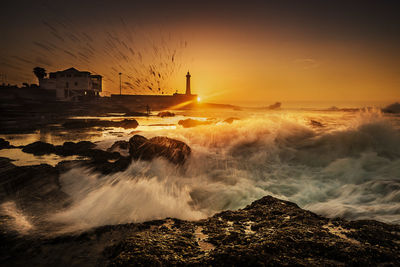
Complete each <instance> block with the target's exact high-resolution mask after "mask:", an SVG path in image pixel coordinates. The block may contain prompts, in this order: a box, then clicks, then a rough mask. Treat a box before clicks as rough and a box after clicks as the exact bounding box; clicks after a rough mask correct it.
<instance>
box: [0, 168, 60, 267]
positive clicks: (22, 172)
mask: <svg viewBox="0 0 400 267" xmlns="http://www.w3.org/2000/svg"><path fill="white" fill-rule="evenodd" d="M0 165H2V164H0ZM3 167H4V166H3ZM3 167H2V168H1V171H0V199H1V200H2V201H5V200H8V199H11V200H12V201H15V202H16V203H17V204H18V206H20V207H25V208H27V209H29V213H32V214H35V215H38V214H42V213H45V212H48V211H49V210H51V209H55V208H60V207H61V206H62V205H63V204H64V203H65V201H66V200H67V199H68V197H67V195H66V194H65V193H64V192H62V190H61V187H60V184H59V180H58V177H59V172H58V170H57V169H56V168H54V167H52V166H50V165H47V164H40V165H32V166H15V165H13V164H11V163H8V164H7V166H5V167H4V168H3ZM0 265H1V264H0Z"/></svg>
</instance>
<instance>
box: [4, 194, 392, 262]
mask: <svg viewBox="0 0 400 267" xmlns="http://www.w3.org/2000/svg"><path fill="white" fill-rule="evenodd" d="M1 238H2V240H3V242H2V245H1V246H0V263H1V264H2V265H8V266H9V265H30V266H32V265H35V266H37V265H41V266H43V265H49V266H50V265H51V266H54V265H57V266H71V265H85V266H149V265H150V266H164V265H166V266H172V265H196V266H204V265H207V266H208V265H211V266H220V265H223V266H264V265H300V266H321V265H328V266H346V265H347V266H353V265H358V266H367V265H374V266H375V265H387V266H398V265H399V264H400V253H399V252H400V226H399V225H388V224H384V223H379V222H376V221H345V220H342V219H333V220H330V219H327V218H324V217H321V216H318V215H316V214H314V213H312V212H309V211H306V210H303V209H300V208H299V207H298V206H297V205H296V204H294V203H291V202H287V201H283V200H279V199H276V198H273V197H271V196H267V197H264V198H262V199H260V200H257V201H255V202H253V203H252V204H251V205H249V206H247V207H246V208H244V209H241V210H237V211H224V212H221V213H218V214H216V215H214V216H212V217H210V218H208V219H204V220H200V221H195V222H190V221H183V220H178V219H170V218H169V219H164V220H157V221H150V222H145V223H136V224H124V225H113V226H103V227H99V228H95V229H92V230H89V231H86V232H83V233H76V234H64V235H61V236H39V235H34V234H31V235H25V236H22V235H17V234H11V233H10V232H6V231H2V232H1Z"/></svg>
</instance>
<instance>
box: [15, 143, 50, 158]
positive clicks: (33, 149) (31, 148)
mask: <svg viewBox="0 0 400 267" xmlns="http://www.w3.org/2000/svg"><path fill="white" fill-rule="evenodd" d="M22 151H24V152H25V153H30V154H34V155H36V156H42V155H45V154H51V153H54V152H55V147H54V146H53V145H52V144H49V143H45V142H42V141H37V142H34V143H31V144H29V145H26V146H25V147H24V148H22Z"/></svg>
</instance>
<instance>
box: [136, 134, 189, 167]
mask: <svg viewBox="0 0 400 267" xmlns="http://www.w3.org/2000/svg"><path fill="white" fill-rule="evenodd" d="M129 153H130V155H131V157H132V158H133V159H141V160H152V159H154V158H156V157H163V158H165V159H167V160H169V161H170V162H172V163H174V164H183V163H185V161H186V159H187V158H188V157H189V155H190V153H191V149H190V147H189V146H188V145H187V144H185V143H184V142H182V141H178V140H175V139H171V138H168V137H164V136H157V137H153V138H151V139H147V138H145V137H143V136H140V135H134V136H133V137H132V138H131V139H130V140H129Z"/></svg>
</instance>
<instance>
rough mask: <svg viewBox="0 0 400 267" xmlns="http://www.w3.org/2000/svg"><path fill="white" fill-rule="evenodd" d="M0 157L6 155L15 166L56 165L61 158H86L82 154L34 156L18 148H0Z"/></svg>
mask: <svg viewBox="0 0 400 267" xmlns="http://www.w3.org/2000/svg"><path fill="white" fill-rule="evenodd" d="M0 157H6V158H9V159H11V160H13V162H12V163H13V164H14V165H17V166H28V165H36V164H49V165H52V166H55V165H57V163H59V162H60V161H63V160H81V159H87V158H85V157H82V156H66V157H61V156H58V155H56V154H50V155H43V156H34V155H32V154H28V153H25V152H22V150H21V149H19V148H12V149H2V150H0Z"/></svg>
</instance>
